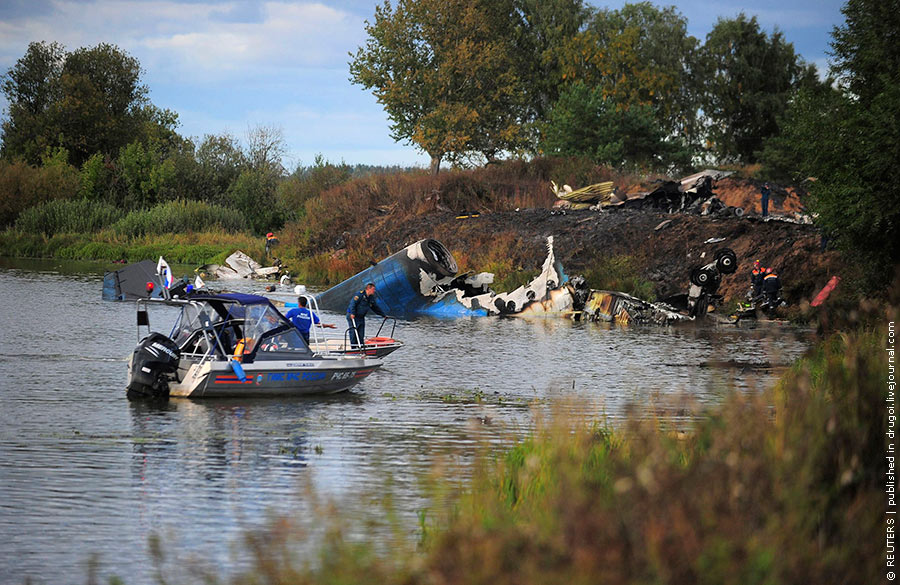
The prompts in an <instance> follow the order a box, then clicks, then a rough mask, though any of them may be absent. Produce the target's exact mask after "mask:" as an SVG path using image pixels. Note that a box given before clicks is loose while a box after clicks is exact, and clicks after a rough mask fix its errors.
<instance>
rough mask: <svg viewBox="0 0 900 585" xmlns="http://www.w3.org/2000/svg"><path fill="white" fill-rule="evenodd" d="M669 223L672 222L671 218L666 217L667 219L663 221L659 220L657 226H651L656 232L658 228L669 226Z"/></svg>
mask: <svg viewBox="0 0 900 585" xmlns="http://www.w3.org/2000/svg"><path fill="white" fill-rule="evenodd" d="M671 224H672V220H671V219H667V220H665V221H663V222H660V224H659V225H658V226H656V227H655V228H653V231H655V232H658V231H659V230H662V229H665V228H667V227H669V226H670V225H671Z"/></svg>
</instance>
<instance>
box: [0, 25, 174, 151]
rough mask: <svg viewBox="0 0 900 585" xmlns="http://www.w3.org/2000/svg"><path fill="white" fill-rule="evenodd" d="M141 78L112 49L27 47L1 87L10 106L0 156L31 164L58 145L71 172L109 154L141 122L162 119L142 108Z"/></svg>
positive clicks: (136, 132)
mask: <svg viewBox="0 0 900 585" xmlns="http://www.w3.org/2000/svg"><path fill="white" fill-rule="evenodd" d="M140 78H141V67H140V64H139V63H138V61H137V59H135V58H134V57H131V56H130V55H128V54H127V53H125V52H124V51H122V50H121V49H119V48H118V47H116V46H114V45H110V44H107V43H101V44H99V45H97V46H96V47H93V48H81V49H78V50H76V51H73V52H71V53H66V52H65V51H64V49H63V47H62V46H61V45H59V44H57V43H50V44H48V43H32V44H31V45H29V47H28V50H27V52H26V54H25V56H23V57H22V58H21V59H19V60H18V61H17V62H16V64H15V65H14V66H13V67H12V68H11V69H10V70H9V71H8V72H7V73H6V75H4V77H3V83H2V86H0V87H2V91H3V93H4V95H5V96H6V98H7V100H8V101H9V107H8V116H7V119H6V120H4V122H3V147H2V153H3V156H4V157H5V158H7V159H12V158H15V157H22V158H24V159H26V160H27V161H28V162H30V163H32V164H37V162H38V158H39V156H40V153H41V152H43V151H44V149H45V148H47V147H57V146H61V147H63V148H65V149H66V150H67V151H68V152H69V156H70V162H71V163H72V164H74V165H76V166H81V164H83V163H84V162H85V161H86V160H87V159H88V158H90V157H91V156H92V155H93V154H94V153H97V152H100V153H102V154H106V155H110V156H114V155H115V154H116V153H117V152H118V151H119V149H120V148H122V147H124V146H125V145H127V144H128V143H129V142H131V141H133V140H135V139H136V138H138V137H139V136H141V133H142V131H143V130H145V128H144V124H145V123H146V122H151V123H153V122H155V123H159V122H160V120H162V119H164V117H160V116H159V115H158V113H159V111H158V110H147V109H146V108H145V107H146V106H148V105H149V102H148V99H147V93H148V89H147V87H146V86H145V85H143V84H141V82H140ZM169 114H171V113H169Z"/></svg>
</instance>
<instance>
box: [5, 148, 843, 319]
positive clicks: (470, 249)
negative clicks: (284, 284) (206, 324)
mask: <svg viewBox="0 0 900 585" xmlns="http://www.w3.org/2000/svg"><path fill="white" fill-rule="evenodd" d="M555 164H556V166H554V165H551V164H550V163H549V162H547V161H536V162H535V163H533V164H528V163H522V162H517V163H515V164H512V163H509V164H504V165H500V166H499V167H491V168H485V169H478V170H474V171H453V172H448V173H443V174H441V175H439V176H438V177H430V176H425V175H422V174H415V173H410V174H404V173H398V174H394V175H383V176H376V177H369V178H366V179H354V180H350V181H348V182H345V183H342V184H340V185H337V186H335V187H333V188H330V189H328V190H325V191H323V192H321V193H319V194H318V195H317V196H315V197H313V198H311V199H309V200H307V201H306V202H305V203H304V204H303V206H302V210H301V211H298V214H299V215H302V216H303V219H302V220H298V221H295V222H289V223H288V224H287V225H286V226H285V227H284V228H283V229H282V230H278V231H277V234H276V235H277V236H278V237H279V240H280V244H279V245H278V246H277V247H276V248H275V249H274V254H275V256H277V257H278V258H279V259H280V260H281V261H282V263H283V264H284V265H285V266H286V267H287V269H288V270H289V271H290V272H291V274H292V276H294V278H295V280H296V281H297V282H303V283H305V284H309V285H315V286H331V285H334V284H337V283H339V282H341V281H343V280H344V279H346V278H348V277H350V276H352V275H353V274H355V273H356V272H358V271H360V270H362V269H364V268H366V267H367V266H368V265H369V264H370V263H371V262H377V261H379V260H381V259H382V258H384V257H386V256H388V255H390V254H392V253H394V252H396V251H398V250H400V249H402V248H403V247H405V246H406V245H408V244H410V243H413V242H415V241H417V240H420V239H423V238H435V239H437V240H440V241H441V242H443V243H444V244H445V245H446V246H447V247H448V248H449V249H450V251H451V252H452V253H453V255H454V257H455V258H456V261H457V263H458V265H459V267H460V270H461V271H477V272H481V271H487V272H493V273H494V274H495V275H496V278H495V284H494V288H495V289H496V290H498V291H499V290H512V289H513V288H515V287H516V286H518V285H519V284H522V283H523V282H526V281H527V280H528V279H529V278H530V277H531V276H533V275H534V274H536V272H537V270H538V268H539V267H540V265H541V263H542V261H543V258H544V256H545V253H546V249H545V242H546V237H547V236H549V235H553V236H554V237H555V238H556V256H557V258H559V259H560V260H561V261H562V263H563V266H564V267H565V269H566V271H567V272H568V273H569V274H582V275H584V276H585V277H586V280H587V282H588V285H589V286H590V287H592V288H597V289H612V290H621V291H623V292H627V293H631V294H635V295H636V296H640V297H642V298H646V299H648V300H652V299H654V298H662V297H666V296H669V295H672V294H676V293H680V292H685V291H686V290H687V287H688V286H689V282H688V277H689V273H690V270H691V268H692V267H693V266H696V265H700V264H705V263H707V262H709V260H710V257H711V255H712V254H713V253H714V252H715V250H716V249H718V248H720V247H729V248H731V249H733V250H734V251H735V252H736V253H737V256H738V262H739V266H738V271H737V273H735V274H734V275H730V276H726V277H725V278H724V279H723V281H722V284H721V286H720V290H719V292H720V293H722V294H723V295H724V296H725V298H726V301H729V300H731V301H732V302H734V301H735V300H737V299H741V298H743V296H744V294H745V293H746V291H747V289H748V286H749V271H750V266H751V264H752V262H753V260H756V259H759V260H760V261H761V262H762V263H763V265H765V266H770V267H773V268H774V269H775V270H776V271H777V272H778V273H779V275H780V277H781V280H782V282H783V285H784V292H785V296H786V298H787V299H788V301H789V302H790V303H791V304H793V305H794V306H795V307H799V306H801V305H802V304H803V303H804V302H806V301H808V300H809V299H811V298H812V296H813V295H814V294H815V293H816V292H817V291H818V290H820V289H821V288H822V287H823V286H824V285H825V284H826V283H827V282H828V280H829V279H830V278H831V277H832V276H835V275H838V276H842V277H843V278H844V284H843V285H842V286H841V287H839V289H838V291H837V295H838V296H840V295H843V294H846V293H847V292H848V291H851V290H852V288H853V287H852V284H851V282H852V280H853V274H852V272H851V271H852V264H851V263H849V262H846V261H845V260H844V259H843V258H842V256H841V255H840V254H839V253H838V252H836V251H834V250H831V249H825V247H824V246H823V243H825V242H823V240H822V236H821V233H820V232H819V231H817V229H816V228H815V227H814V226H812V225H803V224H798V223H794V222H791V221H787V220H779V219H777V218H770V219H769V220H768V221H762V218H760V217H759V216H758V215H757V212H758V210H757V207H758V201H757V200H756V196H755V194H756V193H757V192H758V191H757V189H758V187H757V185H756V182H755V181H754V180H753V179H750V178H744V179H741V178H736V177H729V178H727V179H723V180H721V181H720V182H719V184H717V185H716V187H715V190H714V193H715V194H716V196H717V197H719V198H720V199H721V200H722V201H723V202H725V203H726V204H727V205H728V206H730V207H735V208H741V209H744V210H745V212H746V213H745V214H744V216H743V217H735V216H729V217H712V216H700V215H694V214H688V213H671V214H669V213H662V212H660V211H656V210H653V209H619V208H610V209H606V210H603V211H592V210H582V211H573V210H561V209H558V208H555V207H554V202H555V201H556V198H555V196H554V195H553V194H552V193H551V192H550V190H549V187H548V186H549V184H550V183H549V181H550V179H551V178H555V179H556V180H557V181H560V182H565V181H566V180H568V181H570V182H573V183H574V184H576V185H581V184H583V183H585V182H589V181H601V180H611V181H613V182H614V183H615V185H616V188H617V189H618V190H619V192H622V193H626V192H628V193H631V192H634V191H635V189H650V188H653V185H655V184H657V183H654V182H653V181H652V180H651V179H650V178H643V179H640V178H635V177H630V176H622V175H617V174H615V173H613V172H612V171H610V170H609V169H604V168H601V167H593V166H585V167H575V168H574V170H573V169H567V168H566V167H565V166H564V165H563V166H560V165H561V163H555ZM776 187H777V188H776V192H777V193H778V196H777V197H775V198H774V199H773V209H772V211H773V213H778V214H784V215H785V217H787V218H788V219H791V218H793V214H795V213H797V212H798V211H799V210H802V194H801V193H799V192H797V191H796V190H794V189H791V188H789V187H780V186H776ZM78 205H79V202H68V203H66V202H63V203H59V204H58V205H57V207H66V206H69V207H72V208H73V209H74V208H77V209H81V208H80V207H78ZM66 209H68V207H66ZM91 209H93V208H92V207H90V206H88V207H86V208H85V209H84V210H83V212H84V213H85V214H89V212H90V211H91ZM52 211H53V209H50V207H49V206H48V208H47V209H39V210H35V211H34V212H31V213H30V215H33V216H34V217H33V218H31V219H32V221H30V222H26V221H24V220H22V221H20V222H19V224H21V225H19V224H17V226H18V227H16V228H15V229H10V230H7V231H5V232H2V233H0V248H2V250H3V253H4V255H9V256H19V257H52V258H61V259H92V260H101V261H107V262H112V261H127V262H134V261H139V260H143V259H146V258H152V259H155V258H156V257H158V256H164V257H166V258H167V260H169V261H170V262H180V263H188V264H195V265H200V264H207V263H222V261H223V260H224V259H225V257H227V256H228V255H229V254H230V253H232V252H234V251H235V250H237V249H240V250H243V251H244V252H246V253H247V254H249V255H250V256H251V257H254V258H255V259H257V260H258V261H262V260H263V256H264V250H263V239H262V237H259V236H253V235H250V234H249V233H242V232H238V231H235V230H234V229H226V228H224V227H218V228H216V229H209V228H208V227H207V226H208V225H209V222H210V221H215V222H218V223H217V225H220V226H225V225H236V223H237V220H238V218H235V217H233V216H234V212H233V211H229V210H224V209H219V208H216V207H214V206H203V205H199V204H193V205H191V204H188V203H185V202H174V203H169V204H165V205H162V206H158V209H157V208H154V209H152V210H149V211H146V212H133V213H132V214H129V216H128V217H126V218H119V219H117V220H116V223H110V224H109V225H106V224H104V223H103V222H104V221H107V222H110V221H113V219H116V217H118V216H115V214H114V213H112V212H110V213H107V214H100V213H99V212H97V213H94V215H97V216H98V217H96V218H95V220H96V221H95V222H93V223H97V225H98V226H101V227H98V228H97V229H93V230H90V231H87V232H84V231H82V232H81V233H76V234H71V233H67V232H66V231H65V230H62V228H63V227H64V226H69V225H81V223H83V222H81V223H75V224H73V222H71V221H67V220H65V219H66V217H67V216H70V215H72V214H71V213H68V214H62V215H63V217H57V216H59V215H60V213H55V214H54V213H51V212H52ZM30 215H29V217H30ZM107 215H110V218H106V216H107ZM132 216H133V217H132ZM129 217H130V218H131V219H130V220H128V219H129ZM104 218H106V219H104ZM26 219H27V218H26ZM126 220H128V221H126ZM176 220H177V221H176ZM93 223H92V225H93ZM22 225H32V226H33V228H32V229H29V230H25V229H23V228H22ZM175 225H179V226H182V227H181V228H178V229H177V230H176V229H175V228H174V226H175ZM103 226H105V227H103ZM165 226H173V227H171V228H168V229H170V230H172V231H173V233H169V234H159V233H156V235H146V234H147V233H148V232H147V230H151V229H153V230H159V229H167V228H166V227H165ZM60 230H62V231H60ZM74 231H78V230H77V229H75V230H74ZM848 273H849V274H848Z"/></svg>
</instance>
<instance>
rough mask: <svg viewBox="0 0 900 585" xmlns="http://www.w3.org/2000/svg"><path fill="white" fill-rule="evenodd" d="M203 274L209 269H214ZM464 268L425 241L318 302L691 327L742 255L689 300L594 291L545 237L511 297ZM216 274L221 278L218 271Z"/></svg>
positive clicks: (131, 289)
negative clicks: (367, 290)
mask: <svg viewBox="0 0 900 585" xmlns="http://www.w3.org/2000/svg"><path fill="white" fill-rule="evenodd" d="M233 257H234V258H236V259H238V261H242V260H243V259H244V258H246V256H245V255H243V254H242V253H240V252H237V253H235V254H233V255H232V256H230V257H229V260H232V259H233ZM163 264H164V262H163V260H162V258H160V261H159V263H158V264H156V265H154V264H153V262H151V261H149V260H145V261H143V262H139V263H137V264H133V265H130V266H127V267H125V268H123V269H120V270H117V271H115V272H111V273H108V274H107V275H106V278H105V280H104V291H103V297H104V299H107V300H134V299H139V298H148V297H161V296H162V293H163V291H162V288H163V287H162V286H161V287H159V288H156V289H154V288H153V287H150V286H149V284H148V283H152V282H155V281H156V280H157V279H158V278H159V277H160V275H162V274H164V273H165V274H170V273H171V270H169V268H168V265H165V271H161V268H160V266H161V265H163ZM254 264H255V262H252V260H251V262H250V263H247V269H245V270H244V271H243V274H242V273H241V272H238V270H236V269H235V268H234V267H232V268H229V270H230V271H231V272H234V273H235V274H237V276H236V277H237V278H248V277H252V275H253V274H254V268H253V265H254ZM257 266H258V265H257ZM203 269H206V270H211V267H210V266H206V267H203ZM458 270H459V269H458V266H457V264H456V260H454V259H453V255H452V254H451V253H450V251H449V250H448V249H447V248H446V247H445V246H444V245H443V244H441V243H440V242H438V241H437V240H433V239H426V240H420V241H418V242H416V243H414V244H411V245H409V246H407V247H406V248H404V249H402V250H400V251H399V252H397V253H395V254H393V255H391V256H388V257H387V258H385V259H384V260H382V261H381V262H378V263H377V264H374V265H372V266H370V267H369V268H367V269H365V270H363V271H362V272H359V273H357V274H356V275H354V276H352V277H350V278H348V279H347V280H345V281H344V282H342V283H340V284H338V285H336V286H334V287H332V288H330V289H328V290H327V291H325V292H322V293H320V294H319V295H317V296H316V303H317V305H318V308H319V309H323V310H328V311H335V312H339V313H343V312H344V311H345V310H346V309H347V304H348V303H349V302H350V299H351V298H353V295H354V294H356V293H357V292H358V291H360V290H362V289H363V288H364V287H365V285H366V284H367V283H369V282H372V283H374V284H375V286H376V290H377V294H378V304H379V306H380V307H381V308H382V310H384V312H385V313H386V314H387V315H389V316H392V317H415V316H421V315H428V316H432V317H439V318H456V317H485V316H489V315H509V316H526V317H527V316H562V317H568V318H571V319H576V320H579V319H584V320H590V321H606V322H615V323H619V324H633V323H649V324H657V325H665V324H669V323H674V322H679V321H693V320H695V319H697V318H701V317H704V316H705V315H706V314H707V312H708V311H709V308H710V307H715V306H716V305H717V304H718V303H719V302H720V301H721V299H722V297H721V296H720V295H717V294H716V292H717V290H718V288H719V283H720V282H721V279H722V275H725V274H732V273H734V272H735V270H737V257H736V256H735V254H734V252H732V251H731V250H729V249H727V248H723V249H721V250H719V251H717V252H716V253H715V255H714V257H713V261H712V262H710V263H709V264H707V265H705V266H699V267H697V268H694V269H693V270H692V271H691V275H690V281H691V287H690V290H689V291H688V292H687V293H686V294H681V295H675V296H673V297H669V298H667V299H663V301H662V302H657V303H651V302H648V301H644V300H641V299H638V298H636V297H633V296H630V295H627V294H625V293H622V292H615V291H605V290H589V289H588V287H587V283H586V282H585V280H584V278H582V277H580V276H573V277H569V276H568V275H567V274H566V273H565V271H564V270H563V267H562V263H561V262H560V261H559V260H557V258H556V255H555V254H554V251H553V236H550V237H549V238H547V257H546V259H545V260H544V263H543V265H542V266H541V272H540V274H538V275H537V276H536V277H535V278H534V279H532V280H531V282H529V283H528V284H525V285H523V286H520V287H518V288H517V289H515V290H513V291H512V292H503V293H496V292H494V291H493V290H491V288H490V285H491V284H493V282H494V275H493V274H491V273H489V272H480V273H473V272H466V273H463V274H457V272H458ZM211 272H212V274H215V275H220V274H222V273H221V272H220V271H216V270H211ZM226 274H229V275H230V273H226ZM257 274H258V272H257ZM232 278H235V276H232ZM169 280H172V282H167V283H166V284H165V285H164V286H165V288H166V289H167V290H168V294H169V296H172V297H174V296H182V295H190V294H191V290H192V289H193V288H195V287H194V286H191V285H188V284H187V280H186V279H182V282H180V283H178V284H175V281H174V279H169ZM197 282H198V284H197V285H196V286H197V287H201V286H203V284H202V281H200V280H199V278H198V281H197ZM145 285H146V286H145Z"/></svg>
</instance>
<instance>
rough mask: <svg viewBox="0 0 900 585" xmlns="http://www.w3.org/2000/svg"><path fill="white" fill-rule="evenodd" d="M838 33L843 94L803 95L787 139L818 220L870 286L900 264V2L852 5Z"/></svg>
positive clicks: (837, 71) (835, 69)
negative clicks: (850, 256)
mask: <svg viewBox="0 0 900 585" xmlns="http://www.w3.org/2000/svg"><path fill="white" fill-rule="evenodd" d="M841 12H842V13H843V14H844V16H845V17H846V22H845V23H844V24H843V25H842V26H840V27H838V28H836V29H835V30H834V32H833V40H832V44H831V46H832V50H833V54H832V56H833V58H834V60H833V62H832V67H831V74H832V75H833V76H834V77H835V78H836V79H837V81H838V85H837V89H831V88H829V89H827V90H824V89H818V90H809V89H808V90H805V91H803V92H802V93H801V94H800V96H799V97H798V99H797V100H796V101H795V103H794V104H793V105H792V108H791V110H790V112H789V115H788V116H786V117H785V121H786V124H785V129H784V137H785V142H787V143H789V144H790V145H791V147H792V148H793V150H794V151H795V152H796V156H797V158H798V159H799V164H800V167H799V169H800V172H802V173H803V175H804V176H811V177H815V178H816V180H815V181H813V182H811V183H810V196H811V201H810V207H811V209H812V210H813V211H814V212H816V214H817V215H818V218H817V223H818V224H819V225H820V226H821V227H822V228H823V230H824V231H825V233H826V234H828V235H830V236H831V237H832V238H833V239H834V240H835V242H836V243H837V244H838V245H839V246H841V247H842V248H843V249H845V250H847V251H849V252H851V253H852V254H853V255H854V259H855V260H856V263H857V265H859V266H862V267H864V269H865V270H864V276H865V279H866V282H864V285H865V286H866V287H867V288H872V289H874V288H877V287H881V286H884V285H885V284H887V282H888V281H889V279H890V278H891V277H892V276H893V274H894V271H893V268H895V267H896V265H897V264H898V263H900V205H898V204H897V194H896V190H897V185H898V184H900V149H898V148H897V145H898V144H900V47H898V43H897V42H896V36H897V32H898V31H900V0H887V1H884V0H848V2H847V4H846V5H845V6H844V7H843V8H842V9H841Z"/></svg>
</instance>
